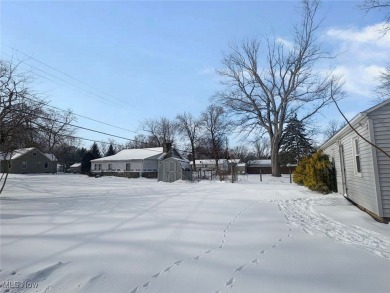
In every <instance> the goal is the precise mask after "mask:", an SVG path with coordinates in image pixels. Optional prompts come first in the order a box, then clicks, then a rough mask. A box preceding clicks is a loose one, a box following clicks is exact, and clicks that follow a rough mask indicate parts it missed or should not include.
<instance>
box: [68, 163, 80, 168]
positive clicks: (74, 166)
mask: <svg viewBox="0 0 390 293" xmlns="http://www.w3.org/2000/svg"><path fill="white" fill-rule="evenodd" d="M80 166H81V163H74V164H73V165H71V166H69V168H77V167H80Z"/></svg>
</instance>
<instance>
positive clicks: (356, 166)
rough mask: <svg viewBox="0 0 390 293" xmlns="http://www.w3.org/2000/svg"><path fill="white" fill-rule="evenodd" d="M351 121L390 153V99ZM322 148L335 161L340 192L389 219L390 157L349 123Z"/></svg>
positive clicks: (376, 214)
mask: <svg viewBox="0 0 390 293" xmlns="http://www.w3.org/2000/svg"><path fill="white" fill-rule="evenodd" d="M350 123H351V125H352V126H353V127H354V128H355V129H356V130H357V131H358V132H359V133H360V134H361V135H362V136H363V137H364V138H366V139H367V140H368V141H370V142H372V143H374V144H376V145H377V146H379V147H380V148H382V149H383V150H384V151H386V152H387V153H390V99H388V100H386V101H384V102H382V103H381V104H379V105H376V106H374V107H372V108H370V109H368V110H366V111H364V112H361V113H359V114H358V115H356V116H355V117H354V118H353V119H352V120H351V122H350ZM320 148H321V149H322V150H323V151H324V152H325V153H326V154H327V155H329V157H330V160H331V161H333V162H334V164H335V168H336V178H337V188H338V192H339V193H341V194H343V195H344V196H345V197H347V198H348V199H350V200H351V201H353V202H354V203H356V204H357V205H358V206H360V207H361V208H363V209H364V210H366V211H367V212H369V213H370V214H371V215H373V216H374V217H376V218H378V219H380V220H387V219H389V218H390V159H389V158H388V157H387V156H386V155H385V154H383V153H382V152H381V151H379V150H377V149H376V148H375V147H373V146H371V145H370V144H369V143H367V142H366V141H364V140H363V139H362V138H361V137H359V136H358V135H357V134H356V132H354V131H353V130H352V128H351V127H350V126H349V125H347V126H345V127H344V128H342V129H341V130H340V131H339V132H337V133H336V134H335V135H334V136H333V137H331V138H330V139H329V140H328V141H326V142H325V143H324V144H323V145H322V146H321V147H320ZM386 218H387V219H386Z"/></svg>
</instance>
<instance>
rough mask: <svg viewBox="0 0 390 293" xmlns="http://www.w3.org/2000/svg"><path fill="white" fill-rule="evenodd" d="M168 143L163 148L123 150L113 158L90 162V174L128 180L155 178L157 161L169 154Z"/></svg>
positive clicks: (108, 157) (169, 146) (169, 145)
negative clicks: (126, 178) (115, 176)
mask: <svg viewBox="0 0 390 293" xmlns="http://www.w3.org/2000/svg"><path fill="white" fill-rule="evenodd" d="M170 148H171V144H170V143H166V144H164V147H157V148H144V149H125V150H122V151H120V152H119V153H117V154H115V155H113V156H107V157H104V158H100V159H95V160H91V172H92V173H95V174H100V173H101V174H104V175H117V176H124V177H130V178H137V177H147V178H157V173H158V166H159V161H161V160H162V159H164V155H165V154H167V153H168V152H169V150H170Z"/></svg>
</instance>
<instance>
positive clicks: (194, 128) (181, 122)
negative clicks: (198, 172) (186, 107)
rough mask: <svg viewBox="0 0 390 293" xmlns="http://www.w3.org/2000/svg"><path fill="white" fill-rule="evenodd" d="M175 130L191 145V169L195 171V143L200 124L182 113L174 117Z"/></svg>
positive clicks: (188, 114) (189, 114)
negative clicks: (175, 122) (175, 121)
mask: <svg viewBox="0 0 390 293" xmlns="http://www.w3.org/2000/svg"><path fill="white" fill-rule="evenodd" d="M176 120H177V124H176V125H177V130H178V132H179V134H180V135H182V136H183V137H186V138H188V140H189V141H190V145H191V153H192V163H193V165H192V167H193V169H195V158H196V155H195V143H196V140H197V139H198V137H199V135H200V131H201V123H200V121H199V120H198V119H196V118H195V117H194V116H193V115H192V114H191V113H187V112H184V113H183V114H179V115H177V116H176Z"/></svg>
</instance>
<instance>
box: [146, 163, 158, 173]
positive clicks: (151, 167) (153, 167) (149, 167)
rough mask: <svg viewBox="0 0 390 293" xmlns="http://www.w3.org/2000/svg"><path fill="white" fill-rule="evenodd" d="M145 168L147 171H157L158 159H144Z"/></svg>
mask: <svg viewBox="0 0 390 293" xmlns="http://www.w3.org/2000/svg"><path fill="white" fill-rule="evenodd" d="M144 169H145V171H150V170H152V171H157V169H158V161H157V160H144Z"/></svg>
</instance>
